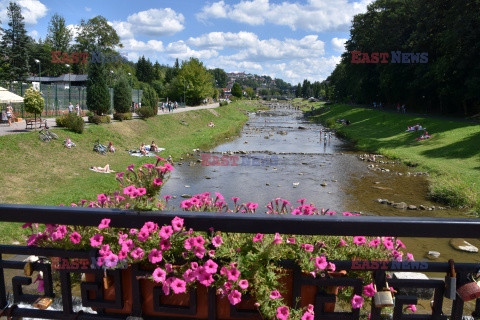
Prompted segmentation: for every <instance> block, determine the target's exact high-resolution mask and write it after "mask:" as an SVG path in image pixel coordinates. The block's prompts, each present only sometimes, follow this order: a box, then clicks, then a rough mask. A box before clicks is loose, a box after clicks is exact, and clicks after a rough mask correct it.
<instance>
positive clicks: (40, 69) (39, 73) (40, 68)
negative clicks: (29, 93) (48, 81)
mask: <svg viewBox="0 0 480 320" xmlns="http://www.w3.org/2000/svg"><path fill="white" fill-rule="evenodd" d="M35 62H36V63H38V81H39V82H40V84H39V86H38V87H39V88H38V91H40V92H42V63H41V62H40V60H38V59H35Z"/></svg>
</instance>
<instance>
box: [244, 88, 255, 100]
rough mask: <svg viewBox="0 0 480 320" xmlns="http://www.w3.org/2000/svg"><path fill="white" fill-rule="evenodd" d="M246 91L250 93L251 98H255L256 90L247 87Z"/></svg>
mask: <svg viewBox="0 0 480 320" xmlns="http://www.w3.org/2000/svg"><path fill="white" fill-rule="evenodd" d="M245 92H246V93H247V95H248V97H249V98H250V99H253V98H255V91H254V90H253V89H252V88H250V87H247V88H246V89H245Z"/></svg>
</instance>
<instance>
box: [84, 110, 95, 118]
mask: <svg viewBox="0 0 480 320" xmlns="http://www.w3.org/2000/svg"><path fill="white" fill-rule="evenodd" d="M85 115H86V116H87V117H91V116H93V115H95V113H93V112H92V111H87V112H86V113H85Z"/></svg>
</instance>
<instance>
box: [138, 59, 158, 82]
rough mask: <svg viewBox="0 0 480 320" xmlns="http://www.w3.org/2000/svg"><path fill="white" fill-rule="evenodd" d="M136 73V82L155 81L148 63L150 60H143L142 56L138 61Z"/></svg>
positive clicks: (153, 73) (152, 69) (151, 66)
mask: <svg viewBox="0 0 480 320" xmlns="http://www.w3.org/2000/svg"><path fill="white" fill-rule="evenodd" d="M136 73H137V79H138V81H142V82H146V83H152V81H154V80H155V70H154V67H153V65H152V63H151V62H150V59H149V60H147V59H145V56H142V57H141V58H139V59H138V62H137V66H136Z"/></svg>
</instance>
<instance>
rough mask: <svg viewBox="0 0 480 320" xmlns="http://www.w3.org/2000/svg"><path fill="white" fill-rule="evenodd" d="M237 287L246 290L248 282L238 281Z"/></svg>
mask: <svg viewBox="0 0 480 320" xmlns="http://www.w3.org/2000/svg"><path fill="white" fill-rule="evenodd" d="M238 286H239V287H240V288H241V289H242V290H245V289H247V288H248V281H247V280H240V281H238Z"/></svg>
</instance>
